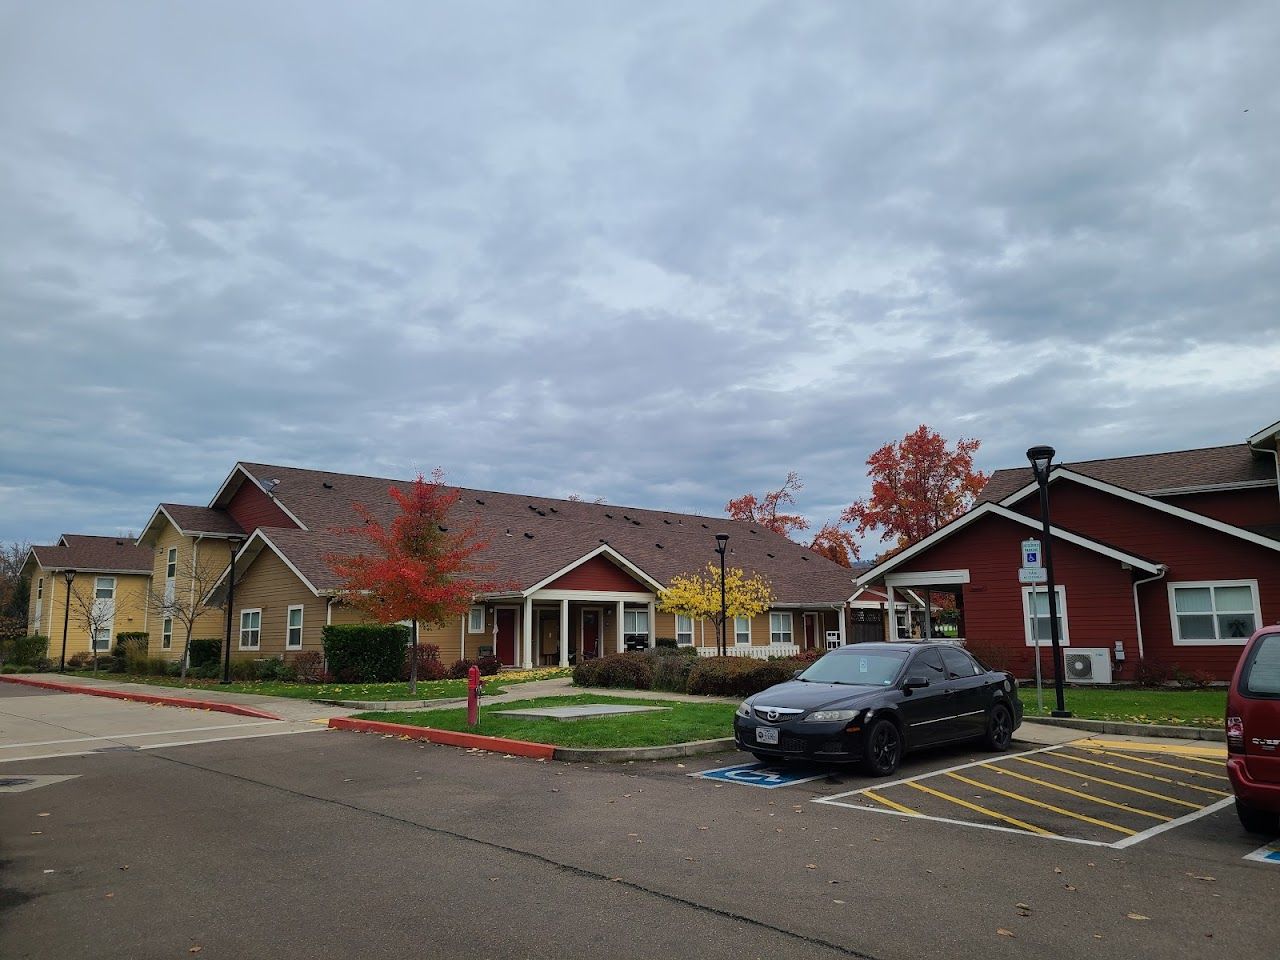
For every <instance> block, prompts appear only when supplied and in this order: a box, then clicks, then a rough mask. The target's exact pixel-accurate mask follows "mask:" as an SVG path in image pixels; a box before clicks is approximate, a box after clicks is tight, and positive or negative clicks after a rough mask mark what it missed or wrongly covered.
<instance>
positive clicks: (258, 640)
mask: <svg viewBox="0 0 1280 960" xmlns="http://www.w3.org/2000/svg"><path fill="white" fill-rule="evenodd" d="M261 645H262V611H261V610H241V611H240V649H241V650H257V649H258V647H260V646H261Z"/></svg>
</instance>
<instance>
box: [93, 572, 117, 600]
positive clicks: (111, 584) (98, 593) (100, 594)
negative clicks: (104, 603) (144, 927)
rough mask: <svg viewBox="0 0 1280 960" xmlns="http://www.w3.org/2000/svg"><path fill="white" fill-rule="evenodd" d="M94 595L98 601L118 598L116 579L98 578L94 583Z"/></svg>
mask: <svg viewBox="0 0 1280 960" xmlns="http://www.w3.org/2000/svg"><path fill="white" fill-rule="evenodd" d="M93 595H94V597H95V598H96V599H98V600H114V599H115V598H116V578H115V577H98V578H97V580H95V581H94V585H93Z"/></svg>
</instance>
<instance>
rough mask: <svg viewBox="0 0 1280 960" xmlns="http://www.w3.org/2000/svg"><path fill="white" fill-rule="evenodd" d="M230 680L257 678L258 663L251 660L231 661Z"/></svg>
mask: <svg viewBox="0 0 1280 960" xmlns="http://www.w3.org/2000/svg"><path fill="white" fill-rule="evenodd" d="M231 679H232V680H257V679H258V665H257V664H256V663H255V662H254V661H252V660H232V661H231Z"/></svg>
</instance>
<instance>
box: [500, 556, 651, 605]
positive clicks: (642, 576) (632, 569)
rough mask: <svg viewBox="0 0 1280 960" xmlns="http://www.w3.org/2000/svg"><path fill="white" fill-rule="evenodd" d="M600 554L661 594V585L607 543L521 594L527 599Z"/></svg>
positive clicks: (610, 594) (609, 594) (608, 594)
mask: <svg viewBox="0 0 1280 960" xmlns="http://www.w3.org/2000/svg"><path fill="white" fill-rule="evenodd" d="M602 554H604V555H606V556H608V557H610V558H611V559H612V560H614V561H615V562H616V563H617V564H618V565H619V566H621V567H622V568H623V569H624V570H626V571H627V572H628V573H630V574H631V575H632V576H633V577H635V578H636V579H638V580H640V581H642V582H644V583H647V584H648V585H649V586H651V587H652V588H653V592H654V593H661V592H662V591H663V590H664V589H665V588H664V587H663V585H662V583H661V582H660V581H658V580H655V579H654V578H653V577H651V576H649V574H647V573H645V572H644V571H643V570H641V569H640V568H639V567H637V566H636V565H635V564H634V563H632V562H631V561H630V560H628V559H627V558H626V557H624V556H623V555H622V554H620V553H619V552H618V551H617V550H615V549H613V547H611V546H609V544H607V543H602V544H600V546H598V547H596V548H595V549H594V550H592V551H590V552H588V553H586V554H583V555H582V556H581V557H579V558H578V559H577V560H574V561H573V562H572V563H570V564H568V565H567V566H564V567H561V568H560V569H559V570H557V571H556V572H555V573H553V574H551V575H550V576H549V577H544V578H543V579H542V580H539V581H538V582H537V583H535V584H534V585H533V586H531V587H529V588H527V589H525V590H523V591H521V593H522V594H523V595H524V596H526V597H527V596H530V595H532V594H533V593H535V592H536V591H538V590H541V589H542V588H543V587H545V586H546V585H547V584H549V583H554V582H555V581H556V580H558V579H559V578H560V577H563V576H564V575H565V574H566V573H568V572H569V571H570V570H576V569H577V568H578V567H580V566H582V565H583V564H584V563H586V562H587V561H588V560H591V559H593V558H595V557H598V556H601V555H602ZM580 592H582V593H588V592H599V591H585V590H584V591H580ZM604 595H605V596H615V594H612V593H607V594H604Z"/></svg>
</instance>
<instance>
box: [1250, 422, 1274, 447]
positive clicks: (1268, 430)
mask: <svg viewBox="0 0 1280 960" xmlns="http://www.w3.org/2000/svg"><path fill="white" fill-rule="evenodd" d="M1277 433H1280V420H1277V421H1276V422H1275V423H1273V424H1271V426H1269V427H1263V428H1262V429H1261V430H1259V431H1258V432H1257V433H1255V434H1254V435H1253V436H1252V437H1250V438H1249V439H1248V440H1246V441H1245V443H1247V444H1249V446H1253V445H1254V444H1255V443H1261V442H1262V441H1263V440H1270V439H1271V438H1272V437H1274V436H1275V435H1276V434H1277Z"/></svg>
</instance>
